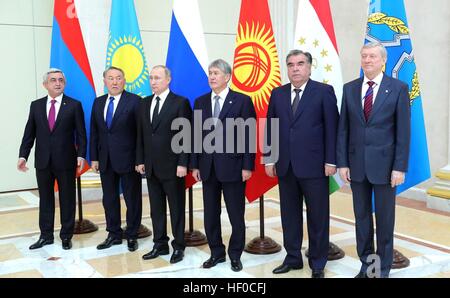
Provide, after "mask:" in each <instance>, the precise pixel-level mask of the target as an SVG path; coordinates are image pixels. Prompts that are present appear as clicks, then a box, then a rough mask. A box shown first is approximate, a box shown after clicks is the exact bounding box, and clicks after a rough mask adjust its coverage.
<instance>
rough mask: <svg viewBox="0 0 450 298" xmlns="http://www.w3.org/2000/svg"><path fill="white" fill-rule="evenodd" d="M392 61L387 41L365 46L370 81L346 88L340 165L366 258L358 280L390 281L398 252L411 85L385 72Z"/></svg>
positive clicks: (360, 80) (360, 249)
mask: <svg viewBox="0 0 450 298" xmlns="http://www.w3.org/2000/svg"><path fill="white" fill-rule="evenodd" d="M386 59H387V55H386V49H385V48H384V46H383V45H382V44H381V43H378V42H372V43H368V44H366V45H364V46H363V47H362V49H361V67H362V69H363V72H364V77H362V78H358V79H356V80H353V81H351V82H349V83H347V84H345V85H344V90H343V96H342V107H341V116H340V119H339V129H338V139H337V166H338V169H339V175H340V176H341V178H342V180H343V181H345V182H347V183H350V186H351V188H352V193H353V209H354V212H355V221H356V249H357V251H358V256H359V258H360V260H361V268H360V271H359V273H358V275H357V276H356V277H358V278H365V277H376V276H377V275H378V277H380V276H381V277H389V271H390V269H391V266H392V262H393V251H394V244H393V242H394V240H393V239H394V222H395V193H396V187H397V186H398V185H400V184H402V183H403V182H404V180H405V172H406V171H407V170H408V158H409V142H410V106H409V93H408V85H406V84H405V83H403V82H401V81H400V80H397V79H394V78H391V77H388V76H387V75H386V74H384V73H383V66H384V64H385V63H386ZM372 193H373V194H374V202H375V218H376V225H377V229H376V233H377V237H376V239H377V250H376V252H375V248H374V245H373V243H374V239H373V238H374V228H373V219H372ZM374 257H376V258H374ZM377 258H378V259H379V260H380V262H378V264H380V266H378V267H380V268H374V269H375V272H378V274H373V272H372V271H371V270H369V268H373V266H372V261H376V259H377ZM375 265H376V264H375Z"/></svg>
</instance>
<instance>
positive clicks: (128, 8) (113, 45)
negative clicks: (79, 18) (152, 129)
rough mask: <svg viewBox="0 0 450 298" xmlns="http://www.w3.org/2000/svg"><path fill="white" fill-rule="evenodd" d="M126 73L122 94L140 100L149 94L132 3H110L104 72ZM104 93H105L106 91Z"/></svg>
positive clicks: (126, 0) (114, 0) (120, 0)
mask: <svg viewBox="0 0 450 298" xmlns="http://www.w3.org/2000/svg"><path fill="white" fill-rule="evenodd" d="M110 66H115V67H119V68H121V69H123V71H124V72H125V79H126V85H125V90H127V91H129V92H132V93H136V94H138V95H140V96H142V97H144V96H148V95H150V94H151V90H150V82H149V72H148V67H147V62H146V59H145V55H144V46H143V44H142V39H141V33H140V31H139V25H138V21H137V17H136V11H135V8H134V1H133V0H112V5H111V18H110V23H109V41H108V48H107V50H106V68H108V67H110ZM105 92H106V90H105Z"/></svg>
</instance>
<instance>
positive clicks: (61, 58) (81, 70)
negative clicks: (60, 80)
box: [50, 1, 96, 171]
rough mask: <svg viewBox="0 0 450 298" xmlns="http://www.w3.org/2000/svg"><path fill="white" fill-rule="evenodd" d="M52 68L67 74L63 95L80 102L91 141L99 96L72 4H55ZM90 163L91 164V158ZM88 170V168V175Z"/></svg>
mask: <svg viewBox="0 0 450 298" xmlns="http://www.w3.org/2000/svg"><path fill="white" fill-rule="evenodd" d="M50 67H54V68H59V69H61V70H62V71H63V72H64V74H65V76H66V81H67V82H66V88H65V90H64V94H66V95H67V96H70V97H73V98H75V99H77V100H79V101H81V103H82V105H83V110H84V121H85V124H86V133H87V137H88V138H89V135H90V115H91V109H92V103H93V102H94V99H95V97H96V95H95V87H94V81H93V79H92V73H91V67H90V65H89V60H88V57H87V54H86V49H85V46H84V40H83V35H82V34H81V29H80V23H79V21H78V17H77V14H76V11H75V4H74V3H73V2H72V1H55V7H54V16H53V29H52V45H51V54H50ZM88 152H89V150H88ZM88 154H89V153H88ZM87 160H88V161H90V159H89V156H87ZM88 169H89V166H88V165H87V166H86V167H85V171H86V170H88Z"/></svg>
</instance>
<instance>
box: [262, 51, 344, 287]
mask: <svg viewBox="0 0 450 298" xmlns="http://www.w3.org/2000/svg"><path fill="white" fill-rule="evenodd" d="M286 64H287V69H288V77H289V81H290V83H289V84H286V85H284V86H281V87H278V88H275V89H273V90H272V95H271V97H270V102H269V108H268V112H267V133H268V137H269V142H268V144H270V140H271V139H270V137H271V136H273V135H275V134H278V135H279V144H271V145H272V147H273V146H278V147H279V159H278V160H271V158H267V159H266V160H265V163H266V173H267V175H268V176H270V177H275V176H278V181H279V189H280V208H281V223H282V226H283V242H284V248H285V249H286V252H287V256H286V258H285V259H284V261H283V264H281V265H280V266H278V267H277V268H275V269H274V270H273V273H274V274H280V273H286V272H288V271H290V270H291V269H301V268H303V259H302V254H301V247H302V240H303V197H304V198H305V203H306V208H307V210H306V211H307V222H308V237H309V238H308V239H309V260H308V262H309V267H310V268H311V269H312V277H313V278H320V277H324V268H325V265H326V262H327V256H328V247H329V219H330V218H329V216H330V214H329V213H330V204H329V192H328V183H329V182H328V181H329V178H328V176H331V175H333V174H335V173H336V166H335V164H336V160H335V158H336V131H337V125H338V118H339V114H338V109H337V104H336V102H337V101H336V95H335V94H334V90H333V87H332V86H330V85H326V84H322V83H319V82H316V81H313V80H311V79H310V76H311V64H312V57H311V54H310V53H308V52H303V51H300V50H292V51H291V52H289V54H288V55H287V58H286ZM272 119H278V120H279V131H276V130H275V129H272V125H271V120H272Z"/></svg>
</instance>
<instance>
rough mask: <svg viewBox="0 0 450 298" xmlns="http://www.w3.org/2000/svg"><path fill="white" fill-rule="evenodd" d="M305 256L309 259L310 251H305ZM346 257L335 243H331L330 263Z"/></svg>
mask: <svg viewBox="0 0 450 298" xmlns="http://www.w3.org/2000/svg"><path fill="white" fill-rule="evenodd" d="M305 256H306V257H307V258H309V250H308V249H307V250H306V251H305ZM343 257H345V252H344V251H343V250H342V249H341V248H340V247H339V246H337V245H336V244H334V243H333V242H330V244H329V246H328V258H327V259H328V261H334V260H339V259H342V258H343Z"/></svg>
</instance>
